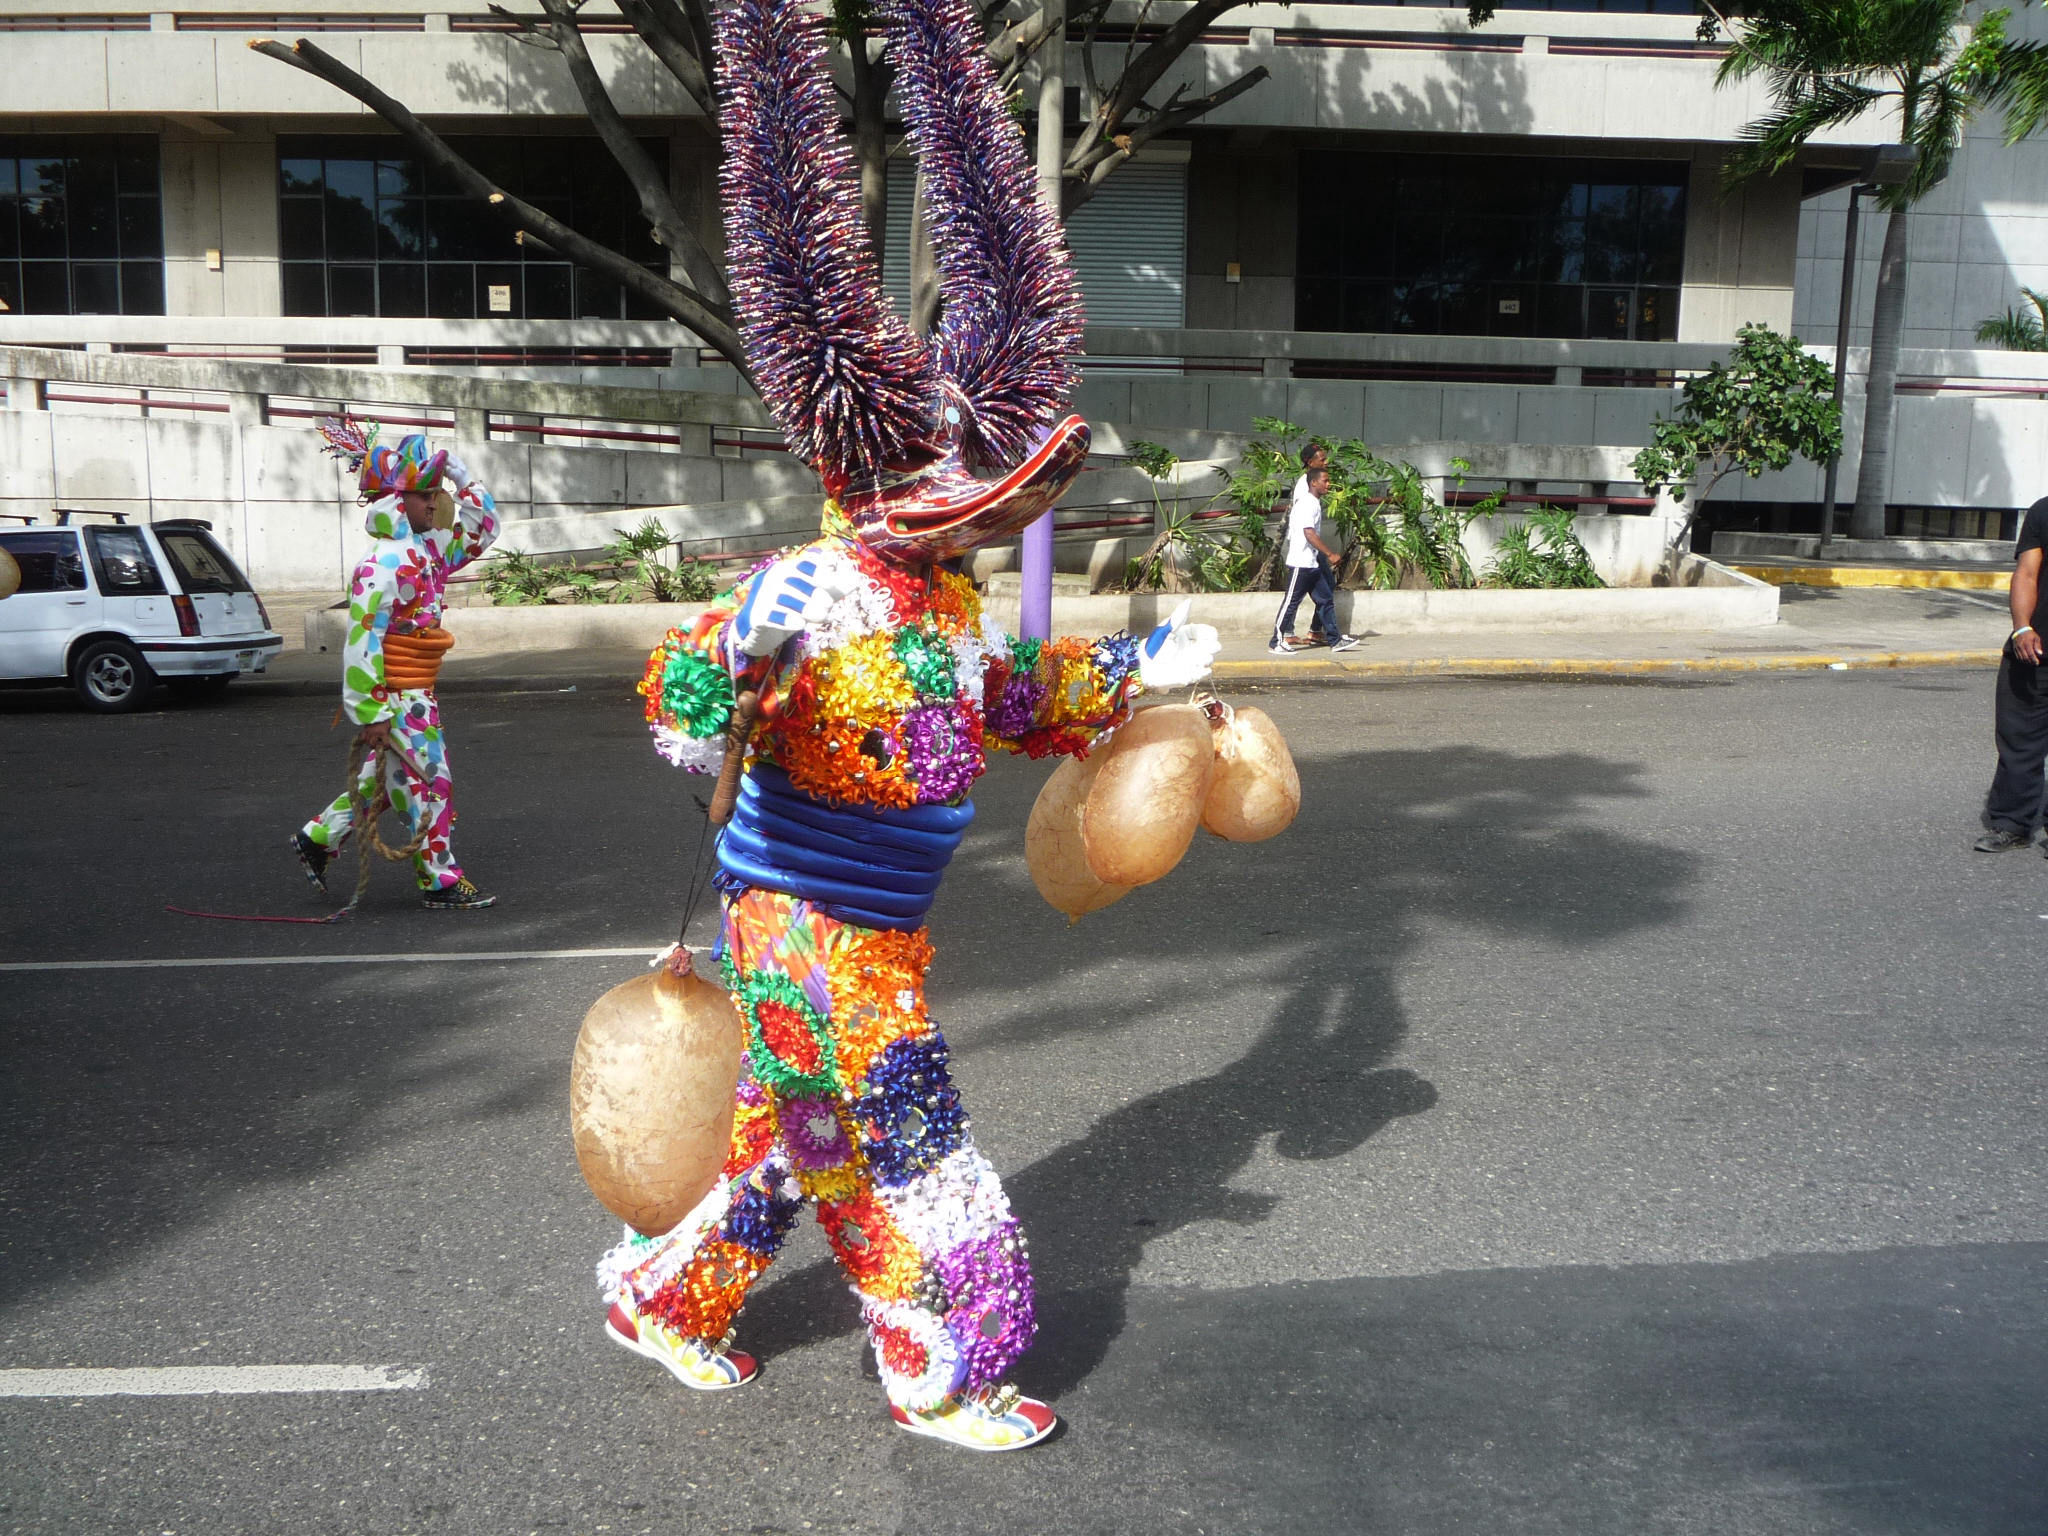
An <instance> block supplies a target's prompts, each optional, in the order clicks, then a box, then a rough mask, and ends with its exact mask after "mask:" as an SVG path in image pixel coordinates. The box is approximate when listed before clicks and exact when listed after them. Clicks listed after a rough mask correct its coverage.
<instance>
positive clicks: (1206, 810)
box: [1202, 709, 1301, 843]
mask: <svg viewBox="0 0 2048 1536" xmlns="http://www.w3.org/2000/svg"><path fill="white" fill-rule="evenodd" d="M1215 744H1216V773H1215V776H1214V777H1213V778H1212V779H1211V780H1210V781H1209V794H1208V798H1207V799H1205V800H1204V801H1203V802H1202V825H1203V826H1205V827H1207V828H1208V829H1209V830H1210V831H1211V832H1214V833H1215V834H1216V835H1217V836H1218V837H1227V838H1229V839H1230V840H1231V841H1232V842H1233V843H1262V842H1264V841H1265V840H1266V839H1267V838H1269V837H1273V836H1275V835H1277V834H1278V833H1281V832H1284V831H1286V830H1287V827H1288V824H1289V823H1291V822H1292V821H1293V820H1294V815H1295V812H1297V811H1299V810H1300V809H1301V775H1300V774H1299V773H1297V772H1296V771H1295V767H1294V755H1293V754H1292V753H1291V752H1289V751H1288V750H1287V741H1286V738H1285V737H1283V736H1282V735H1281V734H1280V727H1278V726H1277V725H1275V724H1274V723H1273V721H1272V719H1271V717H1270V716H1268V715H1267V713H1266V712H1265V711H1264V710H1263V709H1232V710H1228V711H1226V712H1225V717H1224V719H1223V720H1221V721H1220V722H1219V723H1218V724H1217V725H1216V736H1215Z"/></svg>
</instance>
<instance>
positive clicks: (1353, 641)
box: [1330, 635, 1358, 651]
mask: <svg viewBox="0 0 2048 1536" xmlns="http://www.w3.org/2000/svg"><path fill="white" fill-rule="evenodd" d="M1330 649H1331V650H1333V651H1355V650H1357V649H1358V636H1356V635H1339V636H1338V637H1337V638H1336V639H1334V640H1332V641H1331V642H1330Z"/></svg>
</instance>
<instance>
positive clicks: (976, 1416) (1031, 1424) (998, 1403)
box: [889, 1382, 1059, 1451]
mask: <svg viewBox="0 0 2048 1536" xmlns="http://www.w3.org/2000/svg"><path fill="white" fill-rule="evenodd" d="M889 1417H891V1418H892V1419H894V1420H895V1421H896V1427H897V1428H898V1429H907V1430H909V1431H910V1433H911V1434H913V1435H929V1436H931V1438H932V1439H934V1440H943V1441H945V1442H946V1443H947V1444H948V1445H957V1446H959V1447H960V1448H961V1449H962V1450H964V1451H1021V1450H1023V1449H1024V1447H1025V1446H1027V1445H1036V1444H1038V1442H1039V1441H1041V1440H1043V1439H1044V1438H1045V1437H1046V1436H1047V1435H1049V1434H1051V1433H1052V1431H1053V1426H1054V1425H1055V1424H1057V1423H1059V1420H1058V1418H1056V1417H1055V1416H1054V1414H1053V1411H1052V1409H1051V1408H1050V1407H1048V1406H1047V1405H1046V1404H1044V1403H1041V1402H1040V1401H1039V1400H1038V1399H1037V1398H1035V1397H1026V1396H1024V1394H1023V1393H1021V1392H1019V1391H1018V1390H1017V1389H1016V1388H1015V1387H1013V1386H1011V1385H1009V1384H1008V1383H1007V1382H1006V1383H1004V1384H1003V1385H1002V1386H1000V1387H983V1388H982V1389H981V1390H980V1391H979V1392H963V1393H961V1394H960V1396H958V1397H956V1398H953V1399H952V1400H950V1401H949V1402H946V1403H942V1404H941V1405H940V1406H939V1407H937V1408H934V1409H932V1410H931V1411H930V1412H928V1413H918V1412H915V1411H914V1410H912V1409H909V1408H899V1407H898V1406H897V1405H896V1404H894V1403H891V1404H890V1405H889Z"/></svg>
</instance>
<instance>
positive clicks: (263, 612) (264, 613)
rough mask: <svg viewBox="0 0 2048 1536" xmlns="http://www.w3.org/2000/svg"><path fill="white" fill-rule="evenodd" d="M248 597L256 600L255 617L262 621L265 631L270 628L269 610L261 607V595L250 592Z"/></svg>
mask: <svg viewBox="0 0 2048 1536" xmlns="http://www.w3.org/2000/svg"><path fill="white" fill-rule="evenodd" d="M249 595H250V596H251V597H253V598H255V599H256V617H257V618H259V619H261V620H262V621H263V627H264V628H265V629H268V628H270V610H269V609H268V608H266V607H264V606H263V594H262V593H260V592H251V593H250V594H249Z"/></svg>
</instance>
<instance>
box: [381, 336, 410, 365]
mask: <svg viewBox="0 0 2048 1536" xmlns="http://www.w3.org/2000/svg"><path fill="white" fill-rule="evenodd" d="M377 366H378V367H379V368H403V367H404V366H405V345H404V343H402V342H401V343H400V344H399V345H398V346H395V347H385V346H380V347H378V348H377Z"/></svg>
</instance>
